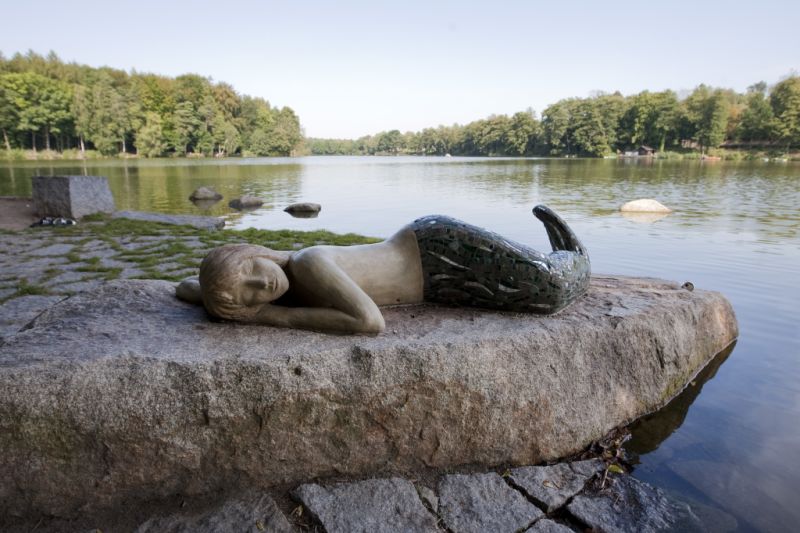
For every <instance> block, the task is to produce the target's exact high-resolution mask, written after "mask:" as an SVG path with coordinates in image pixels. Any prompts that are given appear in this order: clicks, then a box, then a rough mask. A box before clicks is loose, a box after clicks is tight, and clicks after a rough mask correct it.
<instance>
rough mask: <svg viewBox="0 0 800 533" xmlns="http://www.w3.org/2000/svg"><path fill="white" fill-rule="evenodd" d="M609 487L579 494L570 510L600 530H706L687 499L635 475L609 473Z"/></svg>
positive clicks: (651, 532)
mask: <svg viewBox="0 0 800 533" xmlns="http://www.w3.org/2000/svg"><path fill="white" fill-rule="evenodd" d="M609 480H610V482H611V483H610V485H608V486H607V487H606V488H605V489H603V490H600V491H594V492H586V493H583V494H579V495H578V496H575V498H574V499H573V500H572V502H571V503H570V504H569V505H567V510H569V512H570V513H571V514H572V515H573V516H574V517H575V518H577V519H578V520H580V521H581V522H583V523H584V524H586V525H588V526H589V527H591V528H594V529H595V530H598V531H622V532H625V531H630V532H641V533H655V532H656V531H681V532H690V531H698V532H699V531H706V528H705V527H704V526H703V524H702V523H701V522H700V519H699V518H698V517H697V515H695V514H694V512H693V511H692V509H691V508H690V507H689V506H688V505H687V504H685V503H682V502H678V501H676V500H673V499H671V498H669V497H668V496H667V495H666V494H665V493H664V491H662V490H661V489H658V488H656V487H652V486H650V485H648V484H647V483H643V482H641V481H639V480H637V479H635V478H633V477H632V476H629V475H620V476H609Z"/></svg>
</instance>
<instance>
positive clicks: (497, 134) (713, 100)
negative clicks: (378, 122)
mask: <svg viewBox="0 0 800 533" xmlns="http://www.w3.org/2000/svg"><path fill="white" fill-rule="evenodd" d="M306 142H307V144H308V147H309V149H310V150H311V153H313V154H428V155H443V154H452V155H483V156H535V155H538V156H547V155H557V156H566V155H576V156H590V157H598V156H605V155H612V154H616V153H619V152H625V151H628V150H633V149H636V148H638V147H640V146H643V145H644V146H648V147H652V148H654V149H656V150H658V151H660V152H664V151H665V150H697V151H700V152H704V151H707V150H708V149H709V148H717V147H720V146H722V147H729V148H757V149H764V150H768V151H783V152H786V151H788V150H789V149H790V148H791V147H795V146H800V77H798V76H791V77H788V78H786V79H784V80H782V81H780V82H779V83H777V84H775V85H774V86H772V87H768V86H767V84H766V83H764V82H760V83H757V84H755V85H753V86H751V87H749V88H748V90H747V92H746V93H745V94H740V93H736V92H735V91H732V90H730V89H718V88H712V87H708V86H706V85H700V86H699V87H697V88H696V89H695V90H694V91H692V92H691V93H690V94H688V95H686V97H685V98H679V97H678V94H677V93H675V92H674V91H662V92H649V91H644V92H641V93H639V94H636V95H632V96H623V95H621V94H620V93H618V92H617V93H613V94H598V95H595V96H592V97H590V98H567V99H565V100H561V101H559V102H556V103H555V104H553V105H551V106H549V107H548V108H546V109H545V110H544V111H543V112H542V114H541V117H537V115H536V113H534V111H533V110H530V109H529V110H527V111H522V112H518V113H515V114H514V115H513V116H510V117H509V116H507V115H493V116H490V117H489V118H486V119H483V120H477V121H475V122H470V123H469V124H467V125H465V126H461V125H458V124H456V125H453V126H439V127H438V128H426V129H424V130H422V131H419V132H407V133H401V132H400V131H398V130H392V131H384V132H381V133H378V134H376V135H371V136H366V137H362V138H360V139H357V140H347V139H307V141H306Z"/></svg>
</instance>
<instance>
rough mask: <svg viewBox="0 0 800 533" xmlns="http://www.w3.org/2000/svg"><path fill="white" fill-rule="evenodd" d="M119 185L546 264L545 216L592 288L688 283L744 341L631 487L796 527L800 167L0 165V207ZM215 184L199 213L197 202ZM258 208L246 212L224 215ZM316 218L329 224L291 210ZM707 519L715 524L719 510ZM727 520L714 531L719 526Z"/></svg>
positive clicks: (135, 201)
mask: <svg viewBox="0 0 800 533" xmlns="http://www.w3.org/2000/svg"><path fill="white" fill-rule="evenodd" d="M64 174H88V175H102V176H108V178H109V181H110V184H111V189H112V192H113V193H114V197H115V199H116V202H117V207H118V208H119V209H136V210H150V211H160V212H165V213H193V214H213V215H218V216H224V217H226V219H227V221H228V223H229V224H230V225H232V226H233V227H235V228H245V227H257V228H267V229H279V228H293V229H316V228H324V229H329V230H332V231H336V232H350V231H353V232H357V233H362V234H367V235H374V236H388V235H389V234H391V233H392V232H393V231H394V230H396V229H398V228H399V227H400V226H402V225H403V224H405V223H407V222H409V221H411V220H413V219H414V218H416V217H418V216H420V215H425V214H433V213H441V214H448V215H451V216H454V217H457V218H461V219H463V220H466V221H468V222H471V223H473V224H477V225H480V226H484V227H486V228H488V229H491V230H494V231H497V232H499V233H501V234H503V235H506V236H508V237H511V238H513V239H515V240H518V241H521V242H524V243H526V244H530V245H532V246H534V247H537V248H539V249H547V238H546V235H545V232H544V229H543V227H542V226H541V225H540V224H539V223H538V221H536V219H534V218H533V216H532V215H531V208H532V207H533V206H534V205H536V204H538V203H544V204H547V205H549V206H550V207H552V208H554V209H555V210H556V211H557V212H558V213H560V214H561V215H562V216H563V217H564V218H565V219H566V220H567V221H568V222H569V224H570V225H571V226H572V228H573V229H574V230H575V232H576V233H577V234H578V236H579V237H580V238H581V239H582V241H583V242H584V244H585V245H586V246H587V247H588V249H589V253H590V255H591V259H592V268H593V271H594V272H597V273H616V274H628V275H635V276H656V277H661V278H666V279H673V280H677V281H681V282H682V281H687V280H690V281H692V282H693V283H694V284H695V286H696V287H698V288H701V289H712V290H717V291H721V292H722V293H724V294H725V295H726V296H727V297H728V298H729V299H730V300H731V301H732V303H733V306H734V308H735V310H736V313H737V316H738V319H739V325H740V337H739V341H738V343H737V344H736V346H735V348H734V349H733V350H732V351H730V352H729V353H725V354H722V355H721V356H720V357H718V358H717V359H716V360H715V361H714V364H713V365H712V366H711V367H709V368H708V369H707V371H706V372H704V374H703V375H702V376H700V377H699V378H698V380H696V382H695V385H694V386H691V387H689V388H688V389H687V390H686V391H685V393H684V394H683V395H681V396H680V397H679V398H677V399H676V400H675V401H674V402H673V403H672V404H671V405H670V406H669V408H667V409H664V410H662V411H660V412H659V413H657V414H655V415H653V416H651V417H648V418H647V419H645V420H643V421H641V422H640V423H638V424H636V425H635V426H634V428H633V431H634V438H633V439H632V441H631V442H630V443H629V445H628V449H629V450H630V451H631V452H632V453H633V454H635V455H636V456H638V459H637V461H638V464H637V467H636V470H635V472H634V475H635V476H637V477H639V478H640V479H643V480H646V481H648V482H651V483H653V484H655V485H657V486H660V487H662V488H664V489H666V490H671V491H676V492H680V493H682V494H684V495H685V496H687V497H689V498H692V499H694V500H696V501H699V502H701V503H703V504H706V505H708V506H710V507H711V508H712V509H721V510H723V511H725V512H726V513H729V514H730V515H733V516H735V517H736V519H737V521H738V530H740V531H753V530H761V531H791V530H795V529H797V528H798V527H800V505H798V501H800V319H799V318H798V317H799V316H800V164H798V163H761V162H748V163H726V162H714V163H700V162H694V161H692V162H670V161H637V160H633V161H617V160H563V159H486V158H424V157H408V158H406V157H396V158H395V157H387V158H383V157H363V158H360V157H316V158H299V159H289V158H280V159H246V160H223V161H190V160H157V161H135V160H132V161H127V162H123V161H109V162H106V161H98V162H87V163H86V164H81V163H76V162H53V163H52V164H50V163H43V162H30V163H17V162H13V163H3V162H0V195H29V194H30V179H29V178H30V176H34V175H64ZM203 185H206V186H212V187H214V188H215V189H216V190H217V191H219V192H220V193H222V194H223V195H224V196H225V200H224V201H222V202H220V203H218V204H217V205H216V206H215V207H213V208H211V209H210V210H207V211H203V210H200V209H198V208H197V207H195V206H194V205H193V204H191V203H190V202H189V201H188V200H187V198H188V196H189V194H191V192H192V191H193V190H194V189H195V188H197V187H199V186H203ZM242 194H253V195H256V196H259V197H261V198H263V199H264V200H265V201H266V203H265V205H264V207H262V208H260V209H258V210H256V211H252V212H249V213H244V214H242V213H238V212H236V211H234V210H232V209H229V208H228V207H227V201H228V199H231V198H234V197H237V196H239V195H242ZM636 198H657V199H658V200H660V201H661V202H662V203H664V204H666V205H668V206H670V207H671V208H673V209H674V210H675V213H673V214H671V215H669V216H667V217H665V218H662V219H660V220H657V221H655V222H649V223H648V222H646V221H641V220H636V219H631V218H626V217H624V216H622V215H621V214H620V213H619V212H618V211H617V209H618V208H619V206H620V205H621V204H622V203H624V202H626V201H628V200H632V199H636ZM299 201H311V202H318V203H320V204H322V206H323V209H322V212H321V213H320V216H319V217H318V218H312V219H298V218H292V217H291V216H289V215H288V214H286V213H284V212H283V211H282V209H283V208H284V207H285V206H286V205H288V204H290V203H293V202H299ZM709 512H713V510H712V511H709ZM721 520H722V519H719V520H718V522H719V523H722V522H721Z"/></svg>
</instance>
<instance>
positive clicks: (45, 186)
mask: <svg viewBox="0 0 800 533" xmlns="http://www.w3.org/2000/svg"><path fill="white" fill-rule="evenodd" d="M32 180H33V205H34V207H35V209H36V213H37V214H38V215H39V216H42V217H44V216H53V217H67V218H81V217H85V216H86V215H92V214H94V213H113V212H114V209H115V206H114V197H113V196H112V195H111V189H109V188H108V179H106V178H104V177H101V176H34V177H33V178H32Z"/></svg>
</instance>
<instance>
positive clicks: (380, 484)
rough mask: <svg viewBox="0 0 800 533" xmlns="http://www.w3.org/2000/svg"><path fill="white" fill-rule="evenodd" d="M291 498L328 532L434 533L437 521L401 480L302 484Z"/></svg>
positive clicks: (412, 488)
mask: <svg viewBox="0 0 800 533" xmlns="http://www.w3.org/2000/svg"><path fill="white" fill-rule="evenodd" d="M293 495H294V497H295V498H296V499H298V500H299V501H300V502H301V503H302V504H303V505H305V506H306V508H307V509H308V510H309V511H310V512H311V513H312V514H313V516H314V517H315V518H317V520H319V522H320V523H321V524H322V525H323V527H324V528H325V531H327V532H328V533H362V532H363V533H392V532H395V531H405V532H408V533H434V532H437V531H438V529H437V527H436V521H435V520H434V518H433V516H432V515H431V514H430V513H429V512H428V510H427V509H425V507H424V506H423V505H422V502H421V501H420V499H419V497H418V496H417V491H416V490H415V489H414V485H412V484H411V482H410V481H408V480H405V479H401V478H391V479H369V480H366V481H360V482H357V483H347V484H340V485H334V486H333V487H328V488H325V487H323V486H321V485H316V484H307V485H301V486H300V487H298V488H297V489H295V491H294V492H293Z"/></svg>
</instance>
